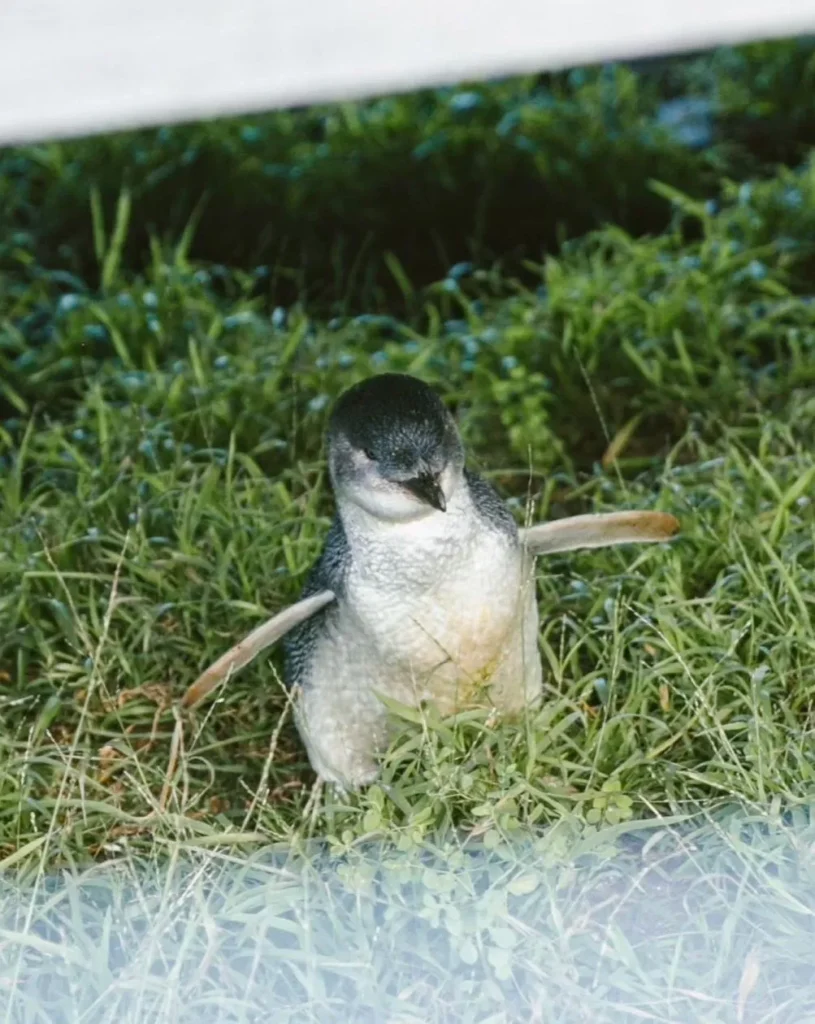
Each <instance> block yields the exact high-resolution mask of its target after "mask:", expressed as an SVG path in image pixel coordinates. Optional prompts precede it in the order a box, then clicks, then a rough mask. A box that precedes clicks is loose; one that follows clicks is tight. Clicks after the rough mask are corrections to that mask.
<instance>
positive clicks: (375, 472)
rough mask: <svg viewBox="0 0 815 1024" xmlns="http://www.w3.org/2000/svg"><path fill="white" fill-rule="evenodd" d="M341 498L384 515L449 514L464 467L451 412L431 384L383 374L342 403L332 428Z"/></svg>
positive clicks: (332, 462)
mask: <svg viewBox="0 0 815 1024" xmlns="http://www.w3.org/2000/svg"><path fill="white" fill-rule="evenodd" d="M328 458H329V468H330V472H331V479H332V483H333V484H334V490H335V492H336V493H337V497H338V498H339V499H340V500H342V499H349V500H351V501H353V502H354V503H355V504H357V505H360V506H362V507H363V508H365V509H366V510H367V511H368V512H370V513H372V514H373V515H375V516H377V517H378V518H383V519H394V520H403V519H413V518H417V517H419V516H422V515H427V514H429V513H431V512H433V511H437V512H443V511H445V509H446V508H447V504H448V502H449V500H450V498H451V497H452V495H453V492H454V491H455V489H456V488H457V486H458V484H459V482H460V480H461V475H462V470H463V467H464V449H463V446H462V443H461V438H460V436H459V433H458V430H457V429H456V425H455V422H454V420H453V417H452V416H451V415H450V413H449V412H448V411H447V409H446V408H445V406H444V405H443V403H442V401H441V399H440V398H439V396H438V395H437V394H436V393H435V391H433V390H432V389H431V388H430V387H428V385H427V384H425V383H423V382H422V381H420V380H417V379H416V378H415V377H409V376H407V375H406V374H400V373H383V374H381V375H380V376H377V377H369V378H368V379H367V380H364V381H361V382H360V383H359V384H355V385H354V386H353V387H351V388H349V389H348V390H347V391H346V392H344V393H343V394H342V395H341V396H340V398H339V399H338V401H337V404H336V406H335V407H334V411H333V413H332V415H331V419H330V421H329V425H328Z"/></svg>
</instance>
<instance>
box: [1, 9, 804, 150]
mask: <svg viewBox="0 0 815 1024" xmlns="http://www.w3.org/2000/svg"><path fill="white" fill-rule="evenodd" d="M813 27H815V0H774V2H773V3H768V2H767V0H715V2H713V3H711V2H710V0H681V2H679V0H617V2H616V3H609V2H608V0H386V2H383V0H305V2H301V3H283V2H281V0H231V2H230V3H229V4H223V3H214V2H213V0H169V2H168V0H116V2H115V3H111V2H110V0H75V2H73V3H66V2H65V0H5V2H4V3H2V4H0V96H1V97H2V101H1V102H0V144H3V143H12V142H23V141H29V140H35V139H44V138H52V137H59V136H68V135H77V134H85V133H90V132H95V131H109V130H111V129H116V128H128V127H135V126H138V125H155V124H166V123H170V122H174V121H183V120H197V119H199V118H204V117H212V116H217V115H224V114H237V113H242V112H250V111H257V110H263V109H270V108H273V107H283V106H293V105H301V104H309V103H314V102H321V101H330V100H335V99H343V98H354V97H363V96H369V95H376V94H382V93H387V92H396V91H404V90H409V89H412V88H417V87H420V86H432V85H440V84H444V83H449V82H454V81H461V80H462V79H477V78H484V77H490V76H495V75H508V74H519V73H524V72H530V71H535V70H543V69H555V68H562V67H568V66H572V65H577V64H585V63H591V62H596V61H602V60H608V59H614V58H633V57H641V56H647V55H651V54H658V53H668V52H677V51H682V50H687V49H695V48H704V47H707V46H714V45H717V44H722V43H737V42H745V41H748V40H750V39H761V38H769V37H773V36H775V37H778V36H785V35H795V34H800V33H804V32H807V31H810V30H811V29H812V28H813Z"/></svg>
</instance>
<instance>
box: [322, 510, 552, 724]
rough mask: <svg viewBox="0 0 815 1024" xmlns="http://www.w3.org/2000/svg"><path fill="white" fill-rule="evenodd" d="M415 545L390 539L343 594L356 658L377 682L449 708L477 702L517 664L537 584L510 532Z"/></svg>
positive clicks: (473, 533)
mask: <svg viewBox="0 0 815 1024" xmlns="http://www.w3.org/2000/svg"><path fill="white" fill-rule="evenodd" d="M422 540H423V543H421V544H416V545H414V546H413V548H412V550H409V551H406V550H401V549H400V548H399V547H398V546H391V550H390V552H389V557H388V558H386V557H385V556H384V554H383V556H382V557H381V558H380V557H379V556H378V555H376V554H375V553H373V552H368V557H366V558H365V559H364V560H360V564H359V565H358V566H357V567H356V568H355V569H352V571H351V573H350V576H349V579H348V588H347V593H346V598H345V604H346V608H347V613H346V617H347V619H348V621H347V622H346V623H343V626H342V629H343V631H345V630H347V632H346V633H345V635H346V636H347V637H348V638H349V640H350V641H351V643H350V647H351V648H352V649H353V653H352V661H356V662H357V663H358V664H357V668H358V669H359V670H360V672H361V674H362V675H368V676H369V677H370V675H371V674H372V673H373V671H374V670H375V672H376V675H377V677H378V688H379V689H380V690H381V691H382V692H384V693H387V694H388V695H389V696H392V697H394V698H396V699H397V700H400V701H402V702H404V703H410V704H415V703H417V702H418V701H422V700H432V701H434V702H435V703H436V704H437V705H439V707H440V709H441V710H442V711H443V712H449V711H452V710H455V709H456V708H458V707H460V706H462V705H465V704H467V703H470V702H472V700H473V699H474V698H476V697H477V694H478V692H479V691H483V690H484V689H485V688H486V687H488V686H491V685H492V684H493V683H494V681H495V678H496V676H497V677H501V678H503V677H504V676H506V675H507V674H508V673H512V672H515V674H516V676H517V679H516V683H517V686H518V687H519V689H520V690H523V684H524V680H523V675H524V673H523V670H522V667H521V664H520V661H519V655H520V654H521V648H522V646H523V644H522V641H521V634H522V628H523V625H524V621H525V619H527V618H528V614H529V603H530V601H531V602H532V607H533V609H534V587H533V585H532V580H531V578H530V577H529V574H528V572H526V571H525V569H524V565H523V562H522V557H521V552H520V550H519V548H518V546H517V545H516V544H514V543H513V542H512V539H511V538H509V537H507V536H505V535H503V534H500V533H497V532H495V531H492V530H489V529H486V528H483V529H482V528H480V526H479V524H478V522H477V521H476V520H474V521H472V522H471V524H470V525H469V528H468V529H466V530H465V529H462V530H460V531H459V532H454V531H451V534H450V535H447V536H445V535H444V534H441V535H439V536H434V535H432V534H430V535H428V536H426V537H424V538H422Z"/></svg>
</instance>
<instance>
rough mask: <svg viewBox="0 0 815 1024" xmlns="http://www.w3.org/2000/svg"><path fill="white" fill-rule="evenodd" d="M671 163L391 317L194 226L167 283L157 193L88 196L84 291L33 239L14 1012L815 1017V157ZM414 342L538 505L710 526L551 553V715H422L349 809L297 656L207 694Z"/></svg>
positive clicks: (3, 703)
mask: <svg viewBox="0 0 815 1024" xmlns="http://www.w3.org/2000/svg"><path fill="white" fill-rule="evenodd" d="M695 67H696V72H698V73H699V74H701V68H702V65H695ZM655 74H657V80H658V85H659V88H660V89H663V90H667V91H668V92H669V91H670V89H669V86H670V74H668V72H665V71H661V72H655ZM683 74H685V72H683ZM717 74H718V72H717ZM756 74H758V71H756ZM779 74H780V72H779ZM665 75H668V78H667V81H668V84H667V85H666V84H665V81H664V80H663V78H664V76H665ZM660 76H662V77H660ZM781 77H782V78H783V76H781ZM769 78H770V80H771V81H773V82H775V83H776V85H777V84H778V82H779V81H780V79H779V77H778V76H776V77H773V76H769ZM599 80H601V79H599ZM717 80H718V78H717ZM683 81H685V82H686V80H685V79H683ZM659 83H661V84H659ZM686 84H687V82H686ZM496 88H497V91H496V94H495V95H497V96H498V97H499V98H500V97H501V96H502V95H503V94H502V93H501V90H502V89H505V90H508V89H510V86H500V87H496ZM513 88H515V86H513ZM581 88H583V86H581ZM654 88H657V86H656V85H655V86H654ZM774 88H775V86H774ZM760 96H761V90H760V89H759V88H758V87H757V86H755V87H751V89H750V90H748V91H747V95H746V97H743V103H744V104H745V105H746V107H749V106H750V103H758V102H759V99H760ZM751 97H752V99H751ZM757 97H758V98H757ZM748 100H749V102H748ZM404 102H405V104H406V105H407V106H405V107H404V109H403V111H402V112H403V115H404V116H405V118H406V119H407V113H405V111H408V112H409V110H410V109H411V108H410V104H412V103H418V102H419V100H418V99H416V98H410V99H409V100H405V101H404ZM734 102H735V101H734ZM353 109H356V108H353ZM286 116H290V115H286ZM303 116H304V117H306V115H303ZM336 116H337V117H340V112H336ZM343 116H346V117H351V113H349V112H348V111H346V113H345V115H343ZM281 117H283V115H281ZM295 123H296V122H295V121H293V122H292V124H295ZM194 130H198V129H190V131H194ZM293 131H294V128H292V132H293ZM474 137H475V136H474ZM131 141H132V140H131ZM278 142H279V140H278ZM106 144H107V143H100V145H106ZM119 144H120V143H116V145H119ZM121 144H122V145H124V143H121ZM76 145H80V144H76ZM82 145H84V144H82ZM111 145H113V143H111ZM54 152H55V153H58V154H60V159H63V158H64V156H65V154H66V153H68V152H70V147H68V148H65V149H62V148H60V149H58V150H54ZM123 152H126V149H123ZM694 159H696V158H694ZM705 159H707V157H706V158H705ZM710 166H713V165H710ZM766 170H767V168H766V167H764V171H766ZM26 173H27V172H26ZM644 178H645V176H644ZM27 180H28V179H27ZM643 180H644V179H643ZM29 184H30V181H29ZM674 184H675V181H673V182H672V183H671V185H666V184H664V183H663V184H659V183H655V182H649V183H647V186H646V185H645V184H644V185H643V190H645V188H646V187H647V189H648V190H649V191H648V194H649V195H650V196H652V197H655V198H656V199H658V200H659V202H660V203H662V204H663V205H664V207H665V209H666V210H667V211H668V215H667V216H666V217H665V224H664V228H663V229H662V230H661V231H659V232H656V233H653V234H651V235H646V236H640V235H636V234H629V233H626V232H625V231H624V230H623V229H622V228H621V227H620V226H619V225H615V226H611V227H602V226H601V225H599V224H598V225H595V226H596V227H597V230H595V231H593V232H592V233H590V234H588V235H586V236H585V237H583V238H581V239H579V240H576V241H570V242H566V243H564V244H563V245H561V246H560V248H559V249H558V251H557V253H556V254H555V255H553V256H550V257H549V258H548V259H547V260H546V261H545V263H544V264H543V265H536V264H532V263H529V264H527V265H526V266H525V267H524V268H523V274H521V273H520V272H519V274H518V276H516V277H513V276H511V275H509V274H507V273H505V272H500V271H499V270H498V269H496V267H495V266H474V267H466V266H459V267H456V268H454V270H451V271H450V272H449V273H447V275H446V276H442V277H441V280H439V281H437V282H436V283H430V284H429V285H427V286H419V285H414V284H413V283H412V281H411V277H410V275H409V274H408V272H407V271H406V270H405V267H404V266H403V265H402V263H401V262H400V261H399V260H398V259H397V258H396V257H395V256H393V254H390V255H387V254H386V253H384V252H379V257H380V258H381V262H383V263H385V264H386V265H387V267H388V268H389V269H388V273H389V274H390V276H391V280H392V282H393V285H394V287H395V288H396V289H398V291H399V293H400V295H401V299H400V301H399V302H398V303H396V304H395V305H394V307H393V310H391V313H393V312H394V310H397V309H398V311H399V313H398V316H397V315H395V314H394V315H384V314H383V313H382V312H381V311H379V312H377V314H376V315H372V314H364V315H350V314H343V315H341V316H333V317H328V316H322V315H321V314H320V313H319V312H317V313H315V312H314V307H313V306H311V305H310V304H309V303H308V302H307V301H305V300H304V301H302V302H299V303H293V304H291V305H289V306H287V307H286V308H283V307H277V308H273V307H272V306H271V304H270V300H271V299H272V298H273V297H274V294H275V292H274V288H267V287H266V286H265V285H263V286H259V281H264V280H266V278H265V277H264V275H263V274H258V273H256V272H252V271H246V270H243V269H240V268H239V267H231V268H226V267H223V266H212V265H210V264H204V263H202V262H200V261H199V260H197V259H195V258H194V254H193V248H192V246H193V241H192V234H191V233H190V234H188V235H186V236H184V237H183V238H181V239H180V240H179V239H178V238H176V240H175V241H174V242H173V243H172V244H170V243H169V242H165V243H159V242H154V244H153V245H152V248H151V250H150V258H149V259H148V260H146V261H144V262H143V263H142V264H140V265H139V266H135V265H134V264H133V263H132V262H131V260H130V256H129V254H128V244H129V239H130V238H131V235H132V232H133V231H141V230H143V229H144V227H145V221H144V219H143V214H142V212H140V207H139V204H138V200H137V201H135V203H134V201H133V196H132V195H131V194H130V193H127V192H123V193H121V195H120V196H119V200H118V207H117V212H116V216H115V217H114V219H113V221H112V222H111V218H110V216H109V214H108V215H107V216H103V215H102V213H101V208H102V207H103V206H105V203H104V202H100V201H99V200H94V201H93V202H91V203H89V208H91V207H92V210H93V214H91V212H89V213H88V214H87V224H86V229H88V230H90V232H91V234H92V235H93V242H92V251H93V257H92V260H93V266H92V268H91V270H89V271H88V272H87V274H86V276H85V277H84V278H82V279H78V278H76V277H75V276H71V273H69V270H68V268H71V271H72V272H74V271H76V270H77V269H78V265H77V266H74V265H73V263H72V260H73V257H72V256H70V258H69V256H68V255H66V257H65V260H64V262H62V263H60V262H59V261H51V262H46V263H43V262H42V258H43V257H42V254H43V251H44V250H43V248H42V245H43V241H42V239H37V238H34V237H28V238H26V237H18V238H16V239H15V240H14V248H13V253H12V258H11V259H8V258H6V257H8V256H9V253H10V252H12V250H11V249H9V248H7V250H6V255H5V257H4V259H3V260H2V261H0V416H2V420H0V470H2V473H1V474H0V487H1V488H2V491H0V870H2V876H0V877H3V878H5V879H6V882H5V883H4V884H5V885H6V888H5V889H4V890H3V889H0V1006H3V1008H4V1011H5V1018H4V1019H6V1020H15V1021H16V1020H18V1019H19V1020H24V1021H29V1020H30V1021H35V1020H60V1019H66V1020H73V1019H81V1020H108V1019H111V1020H112V1019H113V1018H114V1017H115V1018H116V1019H117V1020H121V1019H125V1020H128V1019H134V1020H139V1019H143V1017H144V1015H146V1014H148V1013H149V1014H150V1015H151V1016H155V1017H158V1019H162V1020H163V1019H167V1020H195V1021H203V1020H209V1019H213V1020H215V1019H218V1020H221V1019H223V1020H236V1021H237V1020H246V1021H249V1020H256V1019H259V1017H258V1014H260V1015H261V1016H260V1019H264V1018H263V1014H264V1013H268V1012H269V1008H270V1007H272V1006H273V1007H274V1008H275V1016H274V1019H275V1020H277V1019H280V1020H281V1021H285V1020H311V1019H314V1020H344V1019H356V1020H369V1019H370V1020H379V1019H386V1018H384V1017H382V1016H381V1012H382V1009H381V1008H382V1006H383V1005H385V1006H387V1012H388V1014H389V1016H388V1017H387V1019H388V1020H393V1021H397V1020H398V1021H408V1020H410V1021H414V1020H416V1021H418V1020H428V1019H432V1020H439V1021H443V1020H451V1021H452V1020H478V1021H487V1020H495V1021H499V1020H501V1021H503V1020H516V1019H517V1020H583V1019H585V1020H593V1021H594V1020H642V1019H652V1020H660V1021H684V1020H700V1021H720V1020H721V1021H730V1020H733V1021H742V1020H750V1021H761V1020H767V1021H769V1020H773V1021H777V1020H784V1021H786V1020H789V1021H790V1022H800V1021H803V1020H810V1019H815V992H813V989H812V984H811V979H812V976H813V973H812V969H813V954H812V952H811V950H812V948H813V945H812V913H813V910H814V909H815V906H814V905H813V901H812V896H811V893H812V887H811V872H812V865H811V855H810V853H809V850H810V848H811V839H810V835H811V827H812V826H811V824H810V810H809V808H810V805H811V793H812V785H813V779H812V776H813V772H815V731H814V730H813V694H814V693H815V691H814V690H813V687H814V686H815V632H814V631H813V603H814V602H815V598H814V597H813V595H815V555H814V554H813V550H814V549H815V461H814V460H813V455H812V450H813V441H815V295H813V294H812V290H811V281H812V271H813V243H812V239H813V237H815V236H813V229H815V170H813V165H812V164H810V163H806V162H805V163H804V164H802V165H801V166H800V167H797V168H795V169H785V168H782V169H779V170H777V171H776V172H774V173H772V174H769V173H767V174H765V176H764V177H763V178H756V179H755V180H751V181H746V182H744V181H728V180H723V181H722V182H721V183H719V184H717V186H716V190H715V191H716V194H717V196H718V197H719V198H718V200H717V202H716V203H711V202H705V201H703V200H702V199H697V198H692V197H689V196H687V195H685V194H684V193H682V192H679V191H677V190H676V189H675V188H674V187H673V185H674ZM5 187H7V188H9V187H10V186H9V184H8V179H6V181H5ZM38 187H39V186H38ZM77 187H79V186H77ZM85 192H86V199H87V198H88V196H87V186H86V187H85ZM345 199H346V200H347V195H345ZM26 201H27V200H26ZM51 201H53V196H51ZM337 201H338V202H339V198H338V200H337ZM50 209H51V207H49V206H48V204H47V203H46V204H45V207H44V210H45V212H44V214H43V229H44V228H45V227H48V226H49V225H50V229H51V231H52V234H51V235H50V236H49V242H48V244H49V245H52V246H53V245H56V243H57V242H58V240H59V239H61V238H67V239H68V240H69V242H67V243H66V244H69V248H70V246H72V245H73V244H74V241H75V238H74V236H72V235H71V233H70V231H69V232H67V233H65V234H62V233H61V228H60V222H59V221H58V220H50V219H49V218H51V214H50V213H48V210H50ZM374 212H376V211H375V210H374ZM43 237H45V235H43ZM72 238H74V241H71V239H72ZM53 251H56V250H55V249H54V250H53ZM349 306H351V307H353V304H352V303H351V304H349ZM386 369H395V370H401V371H408V372H412V373H416V374H418V375H420V376H422V377H424V378H425V379H427V380H429V381H431V382H432V383H434V384H436V385H437V386H438V387H439V388H440V390H441V391H442V393H443V394H444V395H445V398H446V400H447V401H448V402H449V403H450V405H451V407H452V408H453V409H454V410H455V411H456V414H457V415H458V417H459V421H460V423H461V427H462V432H463V434H464V437H465V440H466V443H467V445H468V449H469V451H470V454H471V462H472V464H473V465H474V466H475V467H477V468H478V469H479V470H480V471H481V472H484V473H486V474H487V475H489V476H490V478H491V479H492V480H493V481H494V482H495V483H496V485H497V486H498V487H499V489H500V490H501V491H502V493H503V494H504V495H505V496H507V498H508V499H509V500H510V501H511V503H512V505H513V508H514V509H515V511H516V514H517V516H518V518H519V520H521V519H523V518H524V516H526V515H527V514H529V515H533V516H535V517H536V518H538V517H539V518H547V517H555V516H560V515H564V514H569V513H574V512H580V511H586V510H598V511H599V510H612V509H619V508H625V507H638V508H661V509H664V510H666V511H670V512H673V513H674V514H675V515H677V516H678V517H679V519H680V520H681V523H682V534H681V536H680V538H679V539H678V540H677V541H676V542H675V543H673V544H671V545H670V546H666V547H661V548H647V549H620V550H610V551H599V552H593V553H584V554H579V555H574V556H572V555H570V556H559V557H556V558H551V559H548V560H542V561H541V563H540V580H539V600H540V607H541V613H542V627H541V646H542V651H543V655H544V662H545V664H546V666H547V670H548V677H547V680H548V681H547V698H548V699H547V701H546V702H545V705H544V707H543V708H542V709H541V711H540V712H538V713H536V714H535V715H531V714H530V715H529V716H528V717H527V718H526V719H525V720H524V721H522V722H521V723H520V724H509V723H502V722H500V721H496V720H494V719H493V718H492V717H490V716H488V715H486V714H484V713H481V712H470V713H466V714H462V715H460V716H458V717H457V718H456V719H455V720H452V721H441V720H439V719H438V718H436V717H434V716H433V714H432V712H428V713H426V714H421V715H419V714H417V715H406V716H405V717H404V720H403V721H402V722H401V723H400V732H399V735H398V736H397V738H396V739H395V740H394V743H393V745H392V747H391V749H390V751H389V754H388V756H387V758H386V760H385V763H384V765H383V773H382V780H381V784H379V785H376V786H374V787H371V788H370V789H369V790H368V791H366V792H364V793H362V794H359V795H357V796H354V797H353V798H351V800H350V801H348V802H340V801H338V800H337V799H336V798H335V797H334V796H333V795H332V794H330V793H323V794H320V793H317V792H316V791H315V790H314V787H313V776H312V774H311V772H310V770H309V768H308V764H307V762H306V758H305V754H304V751H303V748H302V746H301V744H300V742H299V740H298V738H297V736H296V733H295V731H294V729H293V726H292V722H291V715H290V708H289V706H288V704H287V698H286V694H285V692H284V689H283V687H282V684H281V682H280V680H279V676H278V671H277V670H278V669H279V665H280V662H279V655H278V654H273V655H272V656H271V657H270V658H265V657H264V658H261V659H259V660H258V662H257V663H256V664H254V665H252V666H251V667H249V668H248V669H246V670H245V671H244V672H242V673H241V674H240V675H239V676H238V677H236V678H235V679H234V680H232V681H231V682H230V684H229V686H228V688H227V689H226V690H225V692H224V693H223V694H222V696H221V699H219V700H218V701H217V702H211V703H210V704H208V705H206V706H205V707H204V708H202V709H199V710H198V711H197V712H196V713H195V714H194V715H187V714H182V713H181V712H179V711H178V709H177V705H176V701H177V699H178V698H179V697H180V696H181V694H182V693H183V692H184V690H185V688H186V686H187V685H188V684H189V683H190V682H191V681H192V680H193V679H194V678H195V677H196V675H197V674H198V672H199V671H200V670H201V669H202V668H203V667H204V666H205V665H206V664H208V663H209V662H210V661H212V660H213V659H214V658H215V657H216V656H217V655H218V654H220V653H221V652H222V651H223V650H224V649H226V648H227V647H228V646H230V645H231V644H232V643H233V642H234V641H235V640H236V639H238V638H239V637H240V636H242V635H243V634H245V633H246V632H248V631H249V630H250V629H251V628H252V627H253V626H254V625H256V624H257V623H258V622H259V621H261V620H262V619H263V618H264V617H265V616H267V615H269V614H270V613H271V612H272V611H274V610H276V609H278V608H280V607H281V606H283V605H285V604H286V603H288V602H289V601H291V600H292V599H294V598H295V597H296V595H297V594H298V592H299V589H300V586H301V585H302V581H303V576H304V573H305V572H306V571H307V569H308V567H309V566H310V564H311V562H312V561H313V559H314V557H315V556H316V554H317V552H318V550H319V547H320V544H321V542H322V539H323V537H324V535H325V532H326V529H327V525H328V521H329V516H330V514H331V500H330V493H329V489H328V485H327V480H326V473H325V464H324V461H323V453H322V430H323V427H324V424H325V418H326V414H327V411H328V409H329V408H330V404H331V401H332V400H333V399H334V398H335V397H336V396H337V394H338V393H339V392H340V391H341V390H342V389H343V388H344V387H346V386H347V385H349V384H351V383H352V382H354V381H356V380H358V379H360V377H362V376H365V375H367V374H369V373H371V372H374V371H379V370H386ZM174 748H175V749H174ZM652 837H653V838H652ZM270 846H272V847H273V848H274V850H276V853H275V858H276V859H275V858H272V859H270V857H271V854H270V853H269V847H270ZM55 870H60V871H61V872H62V873H63V874H62V881H57V880H56V879H57V877H58V876H55V875H54V874H53V872H54V871H55ZM185 908H186V909H185ZM655 908H657V909H658V912H657V909H655ZM252 928H254V929H255V930H254V931H252ZM376 928H379V929H380V930H379V931H378V932H377V931H375V929H376ZM678 935H681V938H677V936H678ZM150 965H152V967H150ZM174 965H175V966H174ZM544 965H545V966H544ZM125 967H127V969H126V970H125ZM128 972H130V973H128ZM12 991H14V992H15V997H14V1001H12V1000H11V999H10V998H9V999H8V1000H7V1002H6V1003H5V1005H4V1004H3V998H4V995H5V994H7V993H9V992H12ZM134 1000H135V1002H134ZM451 1007H452V1008H451ZM216 1011H217V1012H216ZM83 1014H84V1016H82V1015H83ZM128 1014H131V1016H128ZM139 1014H141V1016H139ZM349 1014H350V1017H349V1016H348V1015H349ZM468 1014H469V1016H468ZM162 1015H163V1016H162ZM344 1015H345V1016H344Z"/></svg>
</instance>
